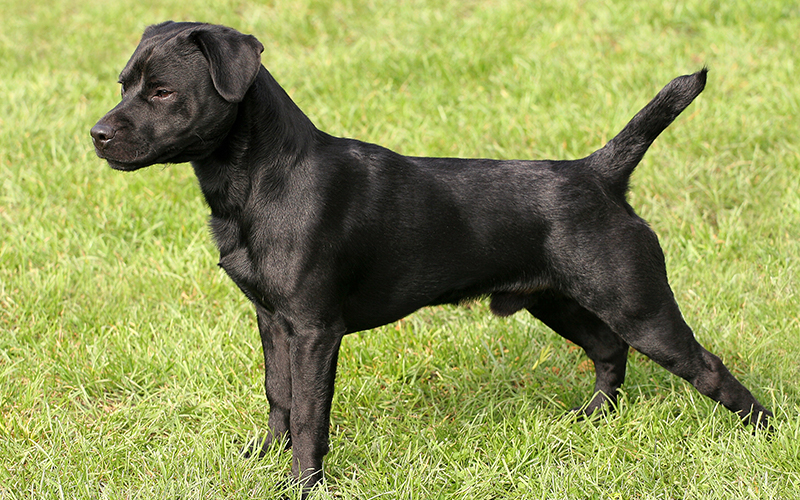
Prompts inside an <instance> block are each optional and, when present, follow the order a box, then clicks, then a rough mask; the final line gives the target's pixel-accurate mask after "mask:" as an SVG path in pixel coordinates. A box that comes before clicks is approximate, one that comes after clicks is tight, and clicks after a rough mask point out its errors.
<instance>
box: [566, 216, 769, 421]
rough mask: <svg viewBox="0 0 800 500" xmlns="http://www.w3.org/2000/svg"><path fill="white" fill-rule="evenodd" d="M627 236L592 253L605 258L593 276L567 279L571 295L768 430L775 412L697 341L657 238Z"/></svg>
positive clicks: (634, 228) (637, 228)
mask: <svg viewBox="0 0 800 500" xmlns="http://www.w3.org/2000/svg"><path fill="white" fill-rule="evenodd" d="M626 231H627V232H626V233H625V234H619V237H618V238H615V239H614V240H613V245H611V244H610V243H609V246H600V247H595V248H594V249H593V252H594V253H593V254H592V255H597V254H598V252H599V254H600V255H603V256H605V257H604V258H603V259H595V260H594V262H595V264H596V265H595V267H594V268H593V273H592V274H591V275H589V274H586V273H580V272H576V273H575V274H574V275H573V276H572V278H567V280H568V281H570V282H571V285H570V288H571V290H570V291H571V293H570V295H571V296H573V297H575V298H576V301H577V302H579V303H580V304H581V305H582V306H583V307H585V308H586V309H588V310H590V311H592V312H593V313H594V314H596V315H597V317H598V318H599V319H600V320H602V322H603V323H605V324H606V325H608V326H609V327H610V328H611V330H612V331H614V332H615V333H616V334H617V335H619V336H620V337H621V338H622V339H623V340H624V341H625V342H627V343H628V344H629V345H630V346H631V347H633V348H634V349H636V350H637V351H639V352H641V353H642V354H644V355H646V356H648V357H649V358H650V359H652V360H653V361H655V362H656V363H658V364H660V365H661V366H663V367H664V368H666V369H667V370H669V371H670V372H672V373H674V374H675V375H678V376H679V377H681V378H683V379H685V380H687V381H688V382H690V383H691V384H692V385H693V386H694V387H695V388H696V389H697V390H698V391H700V393H701V394H703V395H705V396H708V397H709V398H711V399H713V400H714V401H717V402H719V403H721V404H722V405H723V406H725V408H727V409H729V410H730V411H732V412H734V413H736V414H738V415H739V417H740V418H741V419H742V420H743V421H744V422H745V423H746V424H753V425H755V426H756V427H768V422H767V420H768V417H770V416H772V413H771V412H769V410H767V409H766V408H764V407H763V406H762V405H761V404H760V403H759V402H758V401H757V400H756V399H755V398H754V397H753V395H752V394H751V393H750V391H748V390H747V389H746V388H745V387H744V386H743V385H742V384H741V383H740V382H739V381H738V380H736V378H735V377H734V376H733V375H732V374H731V373H730V371H728V369H727V368H726V367H725V365H724V364H723V363H722V361H720V359H719V358H718V357H717V356H714V355H713V354H711V353H710V352H708V351H707V350H706V349H705V348H703V346H701V345H700V344H699V343H698V342H697V340H696V339H695V337H694V334H693V332H692V330H691V328H689V326H688V325H687V324H686V322H685V321H684V319H683V316H682V315H681V312H680V309H679V308H678V304H677V303H676V302H675V298H674V296H673V294H672V290H671V289H670V286H669V283H668V282H667V272H666V266H665V264H664V256H663V253H662V252H661V248H660V247H659V245H658V240H657V238H656V236H655V234H654V233H653V232H652V231H651V230H650V229H649V228H647V227H646V226H645V225H643V224H639V225H629V226H627V229H626ZM598 240H599V238H598ZM609 241H610V240H609ZM579 251H580V250H579ZM574 257H576V256H575V255H573V258H574ZM583 257H584V258H587V256H585V255H584V256H583Z"/></svg>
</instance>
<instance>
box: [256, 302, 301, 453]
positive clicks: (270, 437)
mask: <svg viewBox="0 0 800 500" xmlns="http://www.w3.org/2000/svg"><path fill="white" fill-rule="evenodd" d="M256 313H257V315H258V331H259V333H260V334H261V346H262V347H263V349H264V388H265V389H266V392H267V401H269V424H268V426H269V433H268V434H267V437H266V438H265V439H263V440H262V441H261V442H260V443H255V444H254V449H253V450H252V451H253V452H254V453H257V454H258V455H259V456H264V453H266V451H267V448H269V446H270V445H271V444H272V443H273V442H275V441H280V440H283V439H285V440H286V448H289V447H291V445H292V437H291V435H290V434H289V416H290V414H291V410H292V372H291V357H290V354H289V353H290V350H289V345H290V344H289V339H290V337H289V328H288V325H286V324H284V323H283V322H282V321H281V320H280V318H279V317H277V316H275V315H273V314H270V313H269V312H267V311H266V310H265V309H264V308H263V307H261V306H256Z"/></svg>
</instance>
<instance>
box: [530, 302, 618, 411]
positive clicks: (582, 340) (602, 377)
mask: <svg viewBox="0 0 800 500" xmlns="http://www.w3.org/2000/svg"><path fill="white" fill-rule="evenodd" d="M534 300H535V301H534V302H533V303H532V305H529V307H528V308H527V309H528V311H529V312H530V313H531V314H533V315H534V316H536V317H537V318H538V319H539V320H541V321H542V322H543V323H544V324H545V325H547V326H548V327H550V328H551V329H552V330H553V331H555V332H556V333H558V334H559V335H561V336H562V337H564V338H566V339H567V340H570V341H572V342H574V343H575V344H577V345H579V346H580V347H582V348H583V350H584V351H586V355H587V356H589V359H591V360H592V362H593V363H594V371H595V385H594V395H593V397H592V399H591V400H590V401H589V403H588V404H586V405H585V406H581V407H579V408H575V409H574V410H575V411H579V412H581V413H583V414H584V415H591V414H592V413H593V412H594V411H595V410H597V409H600V408H601V407H603V406H604V405H605V406H606V407H607V408H613V406H614V405H615V404H616V401H617V391H618V389H619V387H620V386H621V385H622V383H623V381H624V380H625V367H626V363H627V357H628V344H627V343H626V342H625V341H624V340H622V339H621V338H620V337H619V335H617V334H616V333H614V332H613V331H612V330H611V329H610V328H609V327H608V326H607V325H606V324H605V323H603V322H602V321H601V320H600V318H598V317H597V316H596V315H594V314H593V313H592V312H590V311H588V310H587V309H586V308H584V307H582V306H580V305H579V304H578V303H577V302H575V301H574V300H572V299H570V298H568V297H564V296H561V295H557V294H554V293H551V292H543V293H541V294H540V295H539V296H537V297H536V299H534Z"/></svg>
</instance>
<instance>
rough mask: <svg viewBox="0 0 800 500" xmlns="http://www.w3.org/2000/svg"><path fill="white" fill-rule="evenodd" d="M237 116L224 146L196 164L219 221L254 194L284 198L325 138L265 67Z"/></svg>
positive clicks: (208, 200) (203, 187)
mask: <svg viewBox="0 0 800 500" xmlns="http://www.w3.org/2000/svg"><path fill="white" fill-rule="evenodd" d="M234 113H235V114H236V116H235V119H234V120H233V125H232V126H231V128H230V130H229V132H228V134H227V137H226V138H225V139H224V140H223V141H222V144H221V145H220V146H219V147H218V148H217V149H216V150H215V151H214V152H213V153H212V154H211V155H209V156H208V157H207V158H204V159H202V160H197V161H193V162H192V167H194V170H195V174H196V175H197V179H198V181H199V182H200V188H201V189H202V191H203V195H204V196H205V198H206V202H207V203H208V205H209V207H210V208H211V214H212V216H216V217H227V216H231V215H235V214H237V213H239V212H240V211H241V209H242V207H243V206H244V204H245V203H246V202H247V200H248V199H249V198H250V197H251V196H252V195H253V190H254V189H257V190H259V194H260V195H262V196H265V197H267V198H270V197H277V196H279V195H280V193H281V191H283V189H284V188H285V186H286V183H287V182H288V177H289V176H291V175H292V171H293V169H294V167H295V166H296V165H298V164H299V163H300V162H301V161H302V159H303V158H304V157H305V155H306V153H307V152H308V150H309V148H310V147H311V144H312V142H313V141H314V140H315V138H316V137H317V136H318V135H320V134H321V133H320V132H319V131H318V130H317V129H316V127H315V126H314V124H313V123H312V122H311V120H310V119H309V118H308V117H307V116H306V115H305V114H304V113H303V112H302V111H301V110H300V108H298V107H297V105H296V104H295V103H294V102H293V101H292V99H291V98H290V97H289V96H288V95H287V94H286V92H285V91H284V90H283V88H281V86H280V85H279V84H278V83H277V82H276V81H275V79H274V78H273V77H272V75H270V73H269V72H268V71H267V70H266V68H264V67H263V66H262V67H261V70H260V71H259V74H258V77H257V78H256V80H255V82H254V83H253V85H252V86H251V87H250V89H249V90H248V92H247V94H246V95H245V98H244V100H243V101H242V102H240V103H239V104H238V106H237V108H236V110H235V111H234ZM256 158H257V159H258V165H256V164H255V159H256ZM256 174H258V175H256Z"/></svg>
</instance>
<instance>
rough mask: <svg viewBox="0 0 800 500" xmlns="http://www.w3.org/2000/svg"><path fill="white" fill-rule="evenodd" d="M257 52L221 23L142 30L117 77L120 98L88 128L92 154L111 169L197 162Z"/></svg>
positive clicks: (214, 143)
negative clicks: (104, 160) (92, 143)
mask: <svg viewBox="0 0 800 500" xmlns="http://www.w3.org/2000/svg"><path fill="white" fill-rule="evenodd" d="M263 49H264V47H263V46H262V45H261V43H259V41H258V40H256V39H255V38H254V37H253V36H250V35H243V34H242V33H239V32H238V31H236V30H233V29H231V28H226V27H224V26H216V25H210V24H201V23H173V22H171V21H168V22H165V23H162V24H158V25H155V26H150V27H148V28H147V29H146V30H145V32H144V35H143V36H142V41H141V42H140V43H139V46H138V47H137V48H136V51H135V52H134V53H133V56H131V59H130V61H128V64H127V65H126V66H125V69H123V70H122V73H120V77H119V82H120V83H121V84H122V101H121V102H120V103H119V104H118V105H117V106H116V107H115V108H114V109H112V110H111V111H109V112H108V114H106V115H105V116H104V117H103V118H102V119H100V121H98V122H97V124H96V125H95V126H94V127H92V130H91V134H92V140H93V141H94V147H95V151H96V152H97V155H98V156H99V157H101V158H104V159H106V160H107V161H108V163H109V165H111V166H112V167H113V168H116V169H118V170H136V169H139V168H142V167H146V166H149V165H153V164H155V163H181V162H186V161H192V160H199V159H202V158H205V157H206V156H208V155H209V154H210V153H211V152H212V151H214V149H216V148H217V147H218V146H219V144H220V142H221V141H222V139H224V137H225V136H226V134H227V131H228V129H229V128H230V127H231V125H232V124H233V121H234V120H235V118H236V111H237V103H239V102H241V101H242V100H243V99H244V97H245V94H246V93H247V90H248V89H249V88H250V86H251V85H252V84H253V82H254V81H255V79H256V76H257V75H258V72H259V70H260V68H261V52H262V50H263Z"/></svg>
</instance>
